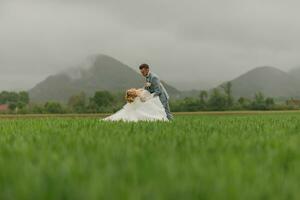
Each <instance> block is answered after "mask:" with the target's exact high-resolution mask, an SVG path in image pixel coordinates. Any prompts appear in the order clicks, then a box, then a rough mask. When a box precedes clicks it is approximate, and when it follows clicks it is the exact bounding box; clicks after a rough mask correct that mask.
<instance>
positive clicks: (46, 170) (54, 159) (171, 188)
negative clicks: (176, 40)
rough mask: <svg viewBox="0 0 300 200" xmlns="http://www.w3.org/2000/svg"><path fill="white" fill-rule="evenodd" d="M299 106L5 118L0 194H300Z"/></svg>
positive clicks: (43, 198) (40, 197)
mask: <svg viewBox="0 0 300 200" xmlns="http://www.w3.org/2000/svg"><path fill="white" fill-rule="evenodd" d="M299 185H300V114H298V113H277V114H253V115H247V114H244V115H235V114H233V115H194V116H193V115H189V116H184V115H183V116H178V117H176V120H175V121H173V122H171V123H162V122H160V123H158V122H157V123H109V122H100V121H99V120H98V119H95V118H74V119H72V118H56V117H52V118H22V119H1V120H0V199H1V200H6V199H8V200H9V199H18V200H19V199H28V200H33V199H37V200H47V199H55V200H57V199H71V200H77V199H80V200H82V199H84V200H85V199H95V200H99V199H103V200H107V199H130V200H131V199H149V200H153V199H170V200H173V199H213V200H215V199H230V200H231V199H243V200H246V199H249V200H253V199H300V191H299Z"/></svg>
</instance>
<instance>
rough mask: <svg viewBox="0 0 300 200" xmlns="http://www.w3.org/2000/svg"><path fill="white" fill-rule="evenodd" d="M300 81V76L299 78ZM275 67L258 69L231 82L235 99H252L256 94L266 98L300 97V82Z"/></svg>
mask: <svg viewBox="0 0 300 200" xmlns="http://www.w3.org/2000/svg"><path fill="white" fill-rule="evenodd" d="M299 80H300V76H299ZM299 80H298V79H296V78H295V77H294V76H292V75H290V74H289V73H287V72H284V71H281V70H279V69H277V68H275V67H268V66H266V67H258V68H255V69H253V70H251V71H249V72H247V73H245V74H243V75H241V76H239V77H238V78H236V79H234V80H231V81H230V82H231V83H232V92H233V96H235V97H248V98H252V97H253V96H254V95H255V93H256V92H262V93H263V94H264V95H265V96H270V97H278V98H280V97H281V98H290V97H300V81H299Z"/></svg>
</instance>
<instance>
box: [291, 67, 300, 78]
mask: <svg viewBox="0 0 300 200" xmlns="http://www.w3.org/2000/svg"><path fill="white" fill-rule="evenodd" d="M289 74H290V75H291V76H293V77H294V78H296V79H298V80H300V67H295V68H293V69H291V70H290V71H289Z"/></svg>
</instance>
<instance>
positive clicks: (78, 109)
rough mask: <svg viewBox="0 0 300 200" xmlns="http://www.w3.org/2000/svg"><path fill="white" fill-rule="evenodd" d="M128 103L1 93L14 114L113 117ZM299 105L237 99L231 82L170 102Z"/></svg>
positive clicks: (209, 107)
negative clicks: (41, 99) (46, 99)
mask: <svg viewBox="0 0 300 200" xmlns="http://www.w3.org/2000/svg"><path fill="white" fill-rule="evenodd" d="M292 102H295V100H294V101H292ZM125 103H126V102H125V99H124V94H123V93H111V92H109V91H97V92H95V93H94V95H93V96H92V97H88V96H87V95H86V94H85V93H84V92H81V93H79V94H76V95H73V96H71V97H70V98H69V100H68V102H67V103H60V102H53V101H49V102H46V103H43V104H37V103H30V99H29V95H28V93H27V92H25V91H23V92H7V91H3V92H1V93H0V105H2V104H6V105H8V108H9V110H8V111H4V113H11V114H14V113H16V114H63V113H110V112H116V111H117V110H119V109H121V108H122V106H123V105H124V104H125ZM299 105H300V104H299ZM299 105H292V106H291V105H287V104H276V103H275V100H274V99H273V98H271V97H265V96H264V94H262V93H261V92H258V93H256V94H255V95H254V97H253V98H252V99H249V98H244V97H240V98H238V99H235V98H234V97H233V94H232V84H231V82H228V83H226V84H224V85H223V86H222V87H220V88H216V89H213V90H212V91H205V90H203V91H200V92H199V95H198V97H186V98H184V99H175V100H172V101H171V102H170V106H171V110H172V111H173V112H194V111H225V110H288V109H300V107H299ZM1 112H2V113H3V111H1Z"/></svg>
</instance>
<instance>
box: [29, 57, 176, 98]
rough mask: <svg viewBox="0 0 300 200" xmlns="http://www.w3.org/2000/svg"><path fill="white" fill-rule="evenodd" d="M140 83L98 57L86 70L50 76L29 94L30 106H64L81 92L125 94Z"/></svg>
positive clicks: (120, 66)
mask: <svg viewBox="0 0 300 200" xmlns="http://www.w3.org/2000/svg"><path fill="white" fill-rule="evenodd" d="M143 82H144V81H143V77H142V76H141V75H140V74H138V73H137V72H136V71H134V70H133V69H132V68H130V67H128V66H127V65H125V64H123V63H121V62H120V61H118V60H116V59H114V58H112V57H109V56H106V55H98V56H95V57H93V58H92V59H90V60H89V64H88V65H87V66H81V67H78V68H74V69H70V70H67V71H65V72H63V73H59V74H56V75H52V76H49V77H48V78H47V79H46V80H44V81H42V82H40V83H39V84H37V85H36V86H35V87H34V88H32V89H31V90H30V91H29V94H30V98H31V100H32V101H33V102H45V101H60V102H67V100H68V99H69V97H70V96H72V95H74V94H78V93H80V92H81V91H83V92H85V93H86V94H87V95H88V96H91V95H92V94H94V92H95V91H99V90H109V91H111V92H124V91H125V90H126V89H128V88H131V87H141V86H142V85H143ZM165 86H166V89H167V90H168V92H169V93H170V95H171V96H177V95H179V91H178V90H177V89H175V88H173V87H171V86H169V85H167V84H165Z"/></svg>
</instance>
